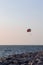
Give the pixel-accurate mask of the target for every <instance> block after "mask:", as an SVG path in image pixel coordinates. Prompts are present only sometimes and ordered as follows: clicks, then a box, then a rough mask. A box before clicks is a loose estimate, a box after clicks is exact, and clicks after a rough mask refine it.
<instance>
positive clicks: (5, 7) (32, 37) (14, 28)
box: [0, 0, 43, 45]
mask: <svg viewBox="0 0 43 65" xmlns="http://www.w3.org/2000/svg"><path fill="white" fill-rule="evenodd" d="M28 28H31V30H32V31H31V32H27V31H26V30H27V29H28ZM0 45H43V0H0Z"/></svg>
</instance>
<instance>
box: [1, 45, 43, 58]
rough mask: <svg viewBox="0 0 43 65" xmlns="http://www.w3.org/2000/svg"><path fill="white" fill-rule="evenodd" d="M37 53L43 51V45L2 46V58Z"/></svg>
mask: <svg viewBox="0 0 43 65" xmlns="http://www.w3.org/2000/svg"><path fill="white" fill-rule="evenodd" d="M36 51H43V45H40V46H39V45H0V57H3V56H8V55H12V54H21V53H26V52H36Z"/></svg>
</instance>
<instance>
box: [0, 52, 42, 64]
mask: <svg viewBox="0 0 43 65" xmlns="http://www.w3.org/2000/svg"><path fill="white" fill-rule="evenodd" d="M0 65H43V51H40V52H34V53H33V52H29V53H22V54H14V55H9V56H8V57H1V58H0Z"/></svg>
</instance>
